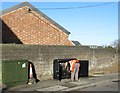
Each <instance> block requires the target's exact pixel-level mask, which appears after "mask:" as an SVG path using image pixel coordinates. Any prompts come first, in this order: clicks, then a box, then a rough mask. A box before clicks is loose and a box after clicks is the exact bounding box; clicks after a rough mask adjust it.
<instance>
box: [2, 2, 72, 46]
mask: <svg viewBox="0 0 120 93" xmlns="http://www.w3.org/2000/svg"><path fill="white" fill-rule="evenodd" d="M0 19H1V21H2V43H4V44H6V43H8V44H10V43H12V44H13V43H15V44H39V45H68V46H74V44H73V43H72V41H70V40H69V39H68V36H69V34H70V32H68V31H67V30H66V29H65V28H63V27H62V26H60V25H59V24H58V23H56V22H55V21H53V20H52V19H51V18H49V17H48V16H46V15H45V14H43V13H42V12H41V11H39V10H38V9H37V8H35V7H34V6H32V5H31V4H30V3H28V2H23V3H21V4H19V5H16V6H14V7H11V8H8V9H6V10H3V11H2V14H1V15H0Z"/></svg>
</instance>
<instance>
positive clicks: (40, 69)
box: [2, 44, 117, 80]
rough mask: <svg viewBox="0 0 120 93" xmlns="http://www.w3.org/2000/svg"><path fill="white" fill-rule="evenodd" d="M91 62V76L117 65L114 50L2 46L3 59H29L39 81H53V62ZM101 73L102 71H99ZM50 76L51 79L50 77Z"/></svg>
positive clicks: (78, 47) (81, 47)
mask: <svg viewBox="0 0 120 93" xmlns="http://www.w3.org/2000/svg"><path fill="white" fill-rule="evenodd" d="M76 57H77V58H79V59H80V60H89V74H91V71H93V72H96V71H97V69H103V68H109V67H110V66H112V64H114V63H117V55H116V53H115V50H114V49H90V48H89V47H85V46H47V45H21V44H20V45H16V44H13V45H12V44H9V45H2V59H28V60H30V61H31V62H32V63H33V64H34V66H35V70H36V74H37V78H38V79H39V80H46V79H52V77H53V60H54V59H57V58H59V59H62V58H76ZM99 71H100V70H99ZM48 76H49V77H48Z"/></svg>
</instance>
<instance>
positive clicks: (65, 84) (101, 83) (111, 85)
mask: <svg viewBox="0 0 120 93" xmlns="http://www.w3.org/2000/svg"><path fill="white" fill-rule="evenodd" d="M118 81H120V79H119V77H118V73H110V74H97V75H95V76H92V77H85V78H82V77H81V78H80V79H79V80H78V81H75V82H71V81H70V79H62V81H58V80H46V81H40V82H38V83H37V84H32V85H23V86H16V87H13V88H11V89H8V90H5V91H4V92H6V93H7V92H8V91H51V92H52V91H118ZM73 93H74V92H73Z"/></svg>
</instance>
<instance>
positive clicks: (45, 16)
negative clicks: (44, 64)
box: [0, 2, 70, 35]
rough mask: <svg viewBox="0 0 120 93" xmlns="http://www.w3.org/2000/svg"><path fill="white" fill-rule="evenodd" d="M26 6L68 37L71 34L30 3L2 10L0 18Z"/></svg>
mask: <svg viewBox="0 0 120 93" xmlns="http://www.w3.org/2000/svg"><path fill="white" fill-rule="evenodd" d="M24 6H28V7H29V8H30V9H31V10H33V9H35V10H33V11H35V12H37V13H38V14H39V15H40V16H42V17H44V18H45V19H47V20H48V21H50V22H51V23H52V24H54V25H55V26H57V27H58V28H59V29H61V30H62V31H63V32H65V33H66V34H67V35H69V34H70V32H69V31H67V30H66V29H65V28H63V27H62V26H60V25H59V24H58V23H56V22H55V21H54V20H52V19H51V18H49V17H48V16H47V15H45V14H44V13H42V12H41V11H40V10H38V9H37V8H35V7H34V6H33V5H31V4H30V3H28V2H23V3H21V4H18V5H16V6H13V7H11V8H8V9H5V10H2V11H0V12H1V13H0V16H2V15H4V14H6V13H9V12H11V11H14V10H17V9H19V8H22V7H24Z"/></svg>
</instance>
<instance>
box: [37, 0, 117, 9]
mask: <svg viewBox="0 0 120 93" xmlns="http://www.w3.org/2000/svg"><path fill="white" fill-rule="evenodd" d="M112 3H115V2H109V3H104V4H96V5H89V6H79V7H66V8H37V9H40V10H64V9H79V8H91V7H98V6H103V5H108V4H112Z"/></svg>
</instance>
